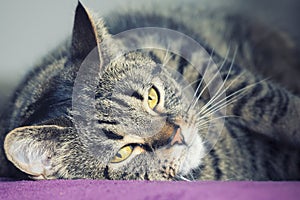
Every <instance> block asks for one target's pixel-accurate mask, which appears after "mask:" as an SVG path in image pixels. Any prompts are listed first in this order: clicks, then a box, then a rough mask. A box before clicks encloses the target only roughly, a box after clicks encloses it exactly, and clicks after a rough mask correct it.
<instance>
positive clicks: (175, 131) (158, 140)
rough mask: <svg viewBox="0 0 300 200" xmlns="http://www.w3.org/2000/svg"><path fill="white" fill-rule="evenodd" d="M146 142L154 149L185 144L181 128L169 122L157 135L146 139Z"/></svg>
mask: <svg viewBox="0 0 300 200" xmlns="http://www.w3.org/2000/svg"><path fill="white" fill-rule="evenodd" d="M145 142H146V143H147V144H148V145H150V146H152V147H153V148H160V147H163V146H173V145H175V144H178V145H182V144H185V141H184V137H183V135H182V131H181V128H180V126H178V125H176V124H172V123H169V122H167V123H166V124H165V125H164V127H163V128H162V129H161V130H160V131H159V132H158V133H157V134H155V135H153V136H151V137H148V138H145Z"/></svg>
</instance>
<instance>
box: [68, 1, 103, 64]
mask: <svg viewBox="0 0 300 200" xmlns="http://www.w3.org/2000/svg"><path fill="white" fill-rule="evenodd" d="M97 35H98V34H97V26H96V24H95V22H94V21H93V19H92V17H91V15H90V14H89V12H88V11H87V10H86V9H85V8H84V7H83V5H82V4H81V3H80V2H79V1H78V5H77V8H76V11H75V20H74V26H73V33H72V46H71V59H72V60H83V59H84V58H85V57H86V56H87V55H88V54H89V53H90V52H91V51H92V50H93V49H94V48H95V47H97V46H98V44H99V41H98V37H97ZM97 50H98V48H97ZM98 55H99V59H100V52H99V50H98Z"/></svg>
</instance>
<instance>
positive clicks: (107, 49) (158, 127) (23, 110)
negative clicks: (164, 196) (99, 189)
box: [0, 2, 300, 180]
mask: <svg viewBox="0 0 300 200" xmlns="http://www.w3.org/2000/svg"><path fill="white" fill-rule="evenodd" d="M176 11H177V13H178V14H179V15H180V16H186V13H185V15H184V14H182V13H180V12H183V11H181V10H176ZM129 13H130V14H128V13H127V14H117V13H114V14H113V15H112V17H107V19H106V23H107V24H108V25H107V26H106V25H105V24H104V21H103V20H102V19H99V18H97V17H94V16H93V15H92V14H91V12H90V11H88V10H87V9H86V8H85V7H84V6H83V5H82V4H81V3H80V2H79V3H78V6H77V8H76V12H75V21H74V27H73V33H72V37H71V39H70V40H67V41H66V42H65V43H64V44H62V45H61V46H59V47H58V48H57V49H55V50H54V51H53V52H52V53H50V54H49V55H47V56H46V57H45V58H44V60H43V61H42V62H40V63H39V64H38V65H37V66H36V67H35V68H34V70H33V71H32V72H30V73H29V74H28V75H27V77H26V79H25V80H24V81H23V83H21V84H20V86H19V87H18V89H17V90H16V92H15V93H14V96H13V97H12V99H11V102H10V103H9V104H8V105H7V106H6V110H5V111H4V112H3V114H2V115H1V134H0V135H1V138H0V141H1V145H3V148H1V152H0V159H1V166H0V175H1V176H10V177H15V178H26V177H27V176H29V177H30V178H32V179H36V180H40V179H78V178H83V179H86V178H88V179H110V180H111V179H113V180H118V179H125V180H127V179H135V180H299V179H300V146H299V142H300V131H299V130H300V123H299V117H300V114H299V113H300V110H299V109H300V99H299V97H298V96H297V95H295V94H296V93H297V92H298V88H297V84H295V82H293V81H287V79H286V78H283V79H282V77H285V76H284V75H283V76H275V79H274V80H275V81H277V82H278V84H281V86H279V85H278V84H277V83H274V82H272V81H271V80H267V79H265V78H264V77H267V76H268V75H270V73H271V74H276V73H277V72H276V69H277V68H279V67H280V65H286V69H287V71H289V69H291V71H293V69H295V68H294V65H296V64H297V62H296V59H294V58H293V56H292V55H293V49H292V48H291V47H290V46H289V45H287V43H288V42H287V39H286V38H285V37H284V36H282V35H281V34H280V33H277V32H272V34H269V35H270V37H269V38H266V37H263V39H262V38H260V37H259V36H256V37H254V36H253V37H252V35H251V34H253V35H254V34H255V33H258V32H260V31H262V30H263V28H262V27H261V26H256V25H255V23H254V24H251V23H250V22H249V21H247V23H245V24H244V26H245V27H244V29H243V31H244V32H243V31H240V32H238V33H236V31H235V30H236V28H237V27H236V26H234V25H233V24H234V23H237V22H242V21H243V18H242V17H240V16H237V17H235V18H226V17H224V16H222V15H221V17H220V19H221V20H220V21H221V22H219V23H220V24H223V23H224V24H227V25H226V26H225V25H224V26H225V29H224V30H226V31H227V32H226V34H227V35H226V34H224V33H225V32H222V31H220V30H219V32H218V31H216V30H215V27H214V26H217V25H216V24H215V23H213V22H210V21H209V20H212V19H214V18H212V17H203V18H202V19H201V20H202V21H201V20H200V19H199V18H197V20H200V21H201V22H199V23H195V24H193V23H194V22H193V23H192V20H195V17H193V16H192V15H190V16H191V17H190V18H188V17H187V18H184V17H183V19H179V18H180V17H173V16H171V17H170V16H165V13H164V14H158V13H155V12H154V11H153V12H149V13H140V12H133V11H130V12H129ZM181 14H182V15H181ZM192 18H193V19H192ZM229 19H230V20H229ZM197 20H196V21H197ZM214 20H215V19H214ZM189 22H190V23H189ZM205 23H207V24H206V25H205ZM191 24H193V26H192V25H191ZM242 24H243V23H242ZM154 26H156V27H162V28H153V27H154ZM239 26H240V25H239ZM142 27H152V28H148V29H147V28H145V29H134V28H142ZM166 28H168V29H166ZM240 28H241V27H240ZM129 29H134V30H135V31H132V32H127V35H126V34H125V35H122V32H123V31H126V30H129ZM170 29H173V30H176V32H174V31H171V30H170ZM144 30H146V32H143V31H144ZM212 30H213V31H215V32H212ZM230 30H231V31H230ZM241 30H242V28H241ZM139 31H141V32H139ZM118 33H121V36H120V35H119V36H120V38H122V37H125V36H129V38H127V40H125V41H120V40H118V39H117V38H116V37H115V36H114V35H118ZM147 33H148V35H147ZM160 33H169V34H174V36H173V38H172V37H171V39H173V40H171V42H170V41H169V43H168V42H166V41H165V40H164V38H162V36H161V35H159V34H160ZM180 33H184V34H186V35H188V36H189V37H191V38H190V39H188V38H185V39H186V40H188V41H190V42H192V41H194V42H196V41H197V43H199V44H201V46H202V47H203V49H202V50H201V51H200V54H197V53H199V52H198V51H196V50H195V48H194V47H193V46H192V45H187V44H190V43H186V41H181V40H179V39H178V40H176V39H174V38H176V36H178V35H180ZM246 33H248V34H246ZM249 33H251V34H250V35H249ZM156 34H157V35H156ZM218 34H219V35H221V36H218ZM180 36H182V35H180ZM246 36H247V37H246ZM222 37H225V39H226V40H224V38H223V40H222V39H220V38H222ZM141 38H142V39H141ZM145 38H146V40H145ZM182 38H183V36H182V37H181V39H182ZM241 39H243V40H245V41H243V40H242V41H241ZM152 42H153V43H152ZM155 42H156V44H155ZM136 43H138V44H139V45H145V46H147V44H150V45H153V46H155V47H157V46H156V45H158V47H159V45H161V46H162V47H164V48H155V49H133V50H132V49H131V50H130V51H129V50H128V51H125V52H123V51H124V48H123V47H124V46H130V45H132V46H134V44H136ZM164 43H166V45H167V46H164ZM276 43H280V45H278V46H280V48H281V50H279V51H277V50H278V49H275V50H274V46H276ZM258 44H260V45H258ZM168 45H170V46H168ZM172 45H173V46H176V45H177V50H182V51H179V52H181V53H182V54H184V52H185V51H187V50H189V51H192V54H191V55H190V57H183V56H180V55H178V54H176V52H174V51H172V50H174V49H172V48H173V47H171V46H172ZM237 45H239V47H238V48H235V50H233V51H231V49H234V48H232V47H236V46H237ZM254 48H255V49H254ZM120 49H121V50H120ZM125 50H126V48H125ZM175 50H176V48H175ZM254 50H255V51H254ZM120 52H121V53H120ZM205 52H206V53H205ZM232 52H234V53H232ZM267 53H273V55H272V56H268V57H264V55H267ZM200 55H201V56H200ZM87 58H88V59H87ZM194 62H196V64H198V65H199V66H200V68H199V71H197V69H198V68H197V67H196V68H195V66H194V67H193V63H194ZM199 66H198V67H199ZM205 66H206V67H205ZM214 67H215V68H214ZM260 67H261V68H260ZM262 68H263V69H262ZM202 69H204V71H201V70H202ZM210 70H211V71H210ZM259 72H261V73H260V75H258V73H259ZM293 76H295V75H293ZM276 77H277V78H276ZM295 81H296V80H295ZM283 87H286V88H289V89H291V90H293V92H294V93H295V94H292V92H289V91H288V90H287V89H284V88H283Z"/></svg>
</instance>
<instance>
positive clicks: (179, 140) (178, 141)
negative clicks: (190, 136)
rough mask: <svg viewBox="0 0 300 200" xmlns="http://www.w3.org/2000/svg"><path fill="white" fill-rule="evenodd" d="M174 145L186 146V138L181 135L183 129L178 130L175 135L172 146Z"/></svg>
mask: <svg viewBox="0 0 300 200" xmlns="http://www.w3.org/2000/svg"><path fill="white" fill-rule="evenodd" d="M174 144H184V138H183V135H182V134H181V128H177V130H176V132H175V134H174V135H173V138H172V141H171V145H174Z"/></svg>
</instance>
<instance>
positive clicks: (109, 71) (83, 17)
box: [4, 3, 205, 180]
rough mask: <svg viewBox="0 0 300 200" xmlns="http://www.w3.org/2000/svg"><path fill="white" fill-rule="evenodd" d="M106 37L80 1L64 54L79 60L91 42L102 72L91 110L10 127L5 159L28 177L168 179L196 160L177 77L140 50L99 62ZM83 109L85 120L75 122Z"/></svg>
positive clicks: (196, 145)
mask: <svg viewBox="0 0 300 200" xmlns="http://www.w3.org/2000/svg"><path fill="white" fill-rule="evenodd" d="M108 37H110V35H109V34H108V33H107V31H106V29H105V27H104V25H103V23H101V21H100V22H97V21H95V20H94V19H93V18H92V17H91V16H90V14H89V13H88V12H87V11H86V10H85V8H83V6H82V5H81V4H80V3H79V5H78V7H77V9H76V15H75V23H74V29H73V36H72V45H71V51H70V52H71V53H70V61H71V63H82V62H83V60H84V59H85V58H86V57H87V56H88V54H89V53H90V52H91V51H92V50H93V49H96V55H97V56H98V58H97V61H96V63H97V62H98V64H99V67H100V66H101V76H100V78H99V79H97V81H98V82H97V85H96V88H94V90H92V91H93V92H94V96H93V100H94V101H93V102H94V104H93V106H94V108H95V109H94V111H93V112H91V113H89V112H90V111H89V110H85V108H84V105H83V107H81V108H80V107H79V108H78V110H75V111H74V110H73V111H71V113H72V118H73V121H72V127H69V126H61V125H60V124H61V123H57V124H55V125H54V124H53V123H51V124H46V125H35V126H28V127H19V128H16V129H14V130H12V131H11V132H10V133H8V135H7V137H6V139H5V146H4V147H5V152H6V155H7V157H8V159H9V160H10V161H11V162H13V163H14V165H16V166H17V167H18V168H19V169H21V170H22V171H24V172H26V173H28V174H29V175H31V176H32V177H33V178H35V179H50V178H92V179H148V180H174V179H176V178H179V176H184V175H187V174H189V173H190V172H191V171H192V170H193V169H195V168H197V167H199V165H200V164H201V159H202V158H203V157H204V154H205V153H204V152H205V148H204V144H203V139H201V136H200V134H199V129H198V127H197V122H198V121H197V117H196V114H197V113H196V112H195V111H194V109H193V108H190V109H188V108H189V107H190V104H191V102H190V100H189V98H188V94H186V93H184V91H183V85H182V82H180V81H178V80H179V79H178V77H177V76H176V75H175V74H173V73H172V72H171V71H170V70H167V69H165V68H164V67H162V66H161V65H160V64H158V63H156V62H155V59H153V58H152V57H151V56H149V54H147V53H143V52H140V51H134V52H127V53H125V54H124V55H120V56H119V57H118V58H117V59H115V60H111V61H109V62H108V63H107V64H105V66H103V65H104V64H103V63H105V60H106V58H105V56H109V55H110V50H109V48H110V47H109V46H107V45H106V46H101V45H100V43H101V42H102V40H104V39H105V38H108ZM116 47H117V45H115V46H114V49H115V48H116ZM68 63H70V62H68ZM74 65H75V64H74ZM87 80H88V79H87ZM80 97H82V98H84V95H83V96H80V95H79V100H80ZM83 102H84V101H83ZM73 108H74V107H73ZM81 116H84V117H83V118H85V117H88V121H87V122H82V123H81V122H76V121H75V119H77V120H80V117H81ZM85 119H86V118H85ZM76 123H78V124H76ZM77 125H78V126H77Z"/></svg>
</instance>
